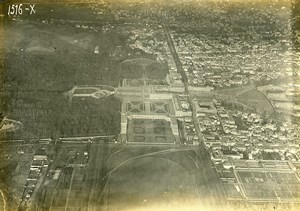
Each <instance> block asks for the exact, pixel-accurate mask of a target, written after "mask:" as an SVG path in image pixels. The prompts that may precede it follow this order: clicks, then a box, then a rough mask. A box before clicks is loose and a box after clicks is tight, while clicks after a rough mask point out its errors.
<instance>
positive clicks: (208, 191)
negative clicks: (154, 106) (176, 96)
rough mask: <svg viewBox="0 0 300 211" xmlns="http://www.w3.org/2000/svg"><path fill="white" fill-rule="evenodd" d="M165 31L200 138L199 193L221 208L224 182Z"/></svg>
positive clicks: (198, 149) (168, 35) (167, 33)
mask: <svg viewBox="0 0 300 211" xmlns="http://www.w3.org/2000/svg"><path fill="white" fill-rule="evenodd" d="M164 31H165V34H166V37H167V42H168V46H169V49H170V51H171V53H172V56H173V59H174V61H175V64H176V67H177V71H178V73H180V74H181V77H182V81H183V83H184V87H185V94H187V96H188V101H189V104H190V107H191V109H192V118H193V121H194V124H195V128H196V133H197V135H198V138H199V142H200V144H199V146H198V148H197V149H196V153H197V161H198V166H200V169H199V176H198V179H197V184H198V187H199V194H200V196H201V199H203V202H204V203H205V206H206V207H207V208H208V209H209V210H215V209H219V208H222V207H223V208H225V207H226V205H227V202H226V200H225V196H224V191H223V187H222V184H221V182H220V180H219V178H218V175H217V172H216V170H215V169H213V168H212V167H211V159H210V155H209V153H208V151H207V150H206V149H205V144H204V140H203V136H202V133H201V132H200V129H199V127H198V125H199V122H198V119H197V115H196V109H195V106H194V103H193V102H192V99H191V97H190V94H189V89H188V78H187V76H186V74H185V72H184V71H183V68H182V63H181V61H180V58H179V56H178V54H177V51H176V48H175V45H174V42H173V39H172V37H171V35H170V33H169V30H168V28H167V27H164Z"/></svg>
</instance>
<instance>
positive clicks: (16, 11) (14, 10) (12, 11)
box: [7, 4, 35, 15]
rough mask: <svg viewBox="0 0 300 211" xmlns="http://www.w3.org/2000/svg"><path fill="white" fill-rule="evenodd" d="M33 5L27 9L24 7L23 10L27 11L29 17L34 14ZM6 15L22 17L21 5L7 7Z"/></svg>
mask: <svg viewBox="0 0 300 211" xmlns="http://www.w3.org/2000/svg"><path fill="white" fill-rule="evenodd" d="M34 6H35V5H29V7H24V10H26V11H29V15H31V14H34V13H35V10H34ZM7 13H8V15H22V14H23V4H13V5H9V6H8V11H7Z"/></svg>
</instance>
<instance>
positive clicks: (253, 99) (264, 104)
mask: <svg viewBox="0 0 300 211" xmlns="http://www.w3.org/2000/svg"><path fill="white" fill-rule="evenodd" d="M237 100H238V101H239V102H241V103H243V104H245V105H247V106H249V107H253V108H255V109H256V111H257V112H259V113H263V112H266V113H268V114H272V113H273V112H274V108H273V106H272V104H271V103H270V102H269V101H268V99H267V98H266V97H265V96H264V95H263V94H262V93H261V92H259V91H257V90H255V89H251V90H248V91H246V92H243V93H241V94H239V95H238V96H237Z"/></svg>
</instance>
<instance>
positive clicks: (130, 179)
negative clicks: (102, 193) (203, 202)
mask: <svg viewBox="0 0 300 211" xmlns="http://www.w3.org/2000/svg"><path fill="white" fill-rule="evenodd" d="M153 164H155V165H153ZM154 172H155V173H154ZM107 189H108V196H107V197H109V199H108V201H107V203H108V205H107V206H108V208H110V207H111V208H113V209H118V208H119V209H122V208H124V207H126V208H127V209H132V208H137V207H143V208H144V207H147V206H153V205H154V204H156V205H158V206H160V205H161V204H170V203H174V202H175V201H180V202H182V203H185V204H189V201H193V200H195V199H196V198H197V195H198V194H197V186H196V183H195V178H194V177H193V176H192V175H189V173H188V172H187V171H186V170H185V169H184V168H183V167H181V166H180V165H178V164H176V163H174V162H172V161H170V160H165V159H162V158H152V157H147V158H142V159H138V160H134V161H131V162H129V163H127V164H125V165H124V166H122V167H121V168H120V169H118V170H117V171H116V172H115V173H114V174H113V175H112V176H111V177H110V179H109V185H108V187H107ZM145 190H147V191H145Z"/></svg>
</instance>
